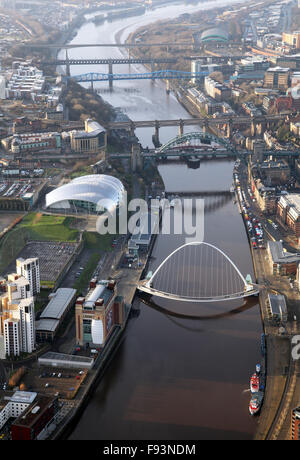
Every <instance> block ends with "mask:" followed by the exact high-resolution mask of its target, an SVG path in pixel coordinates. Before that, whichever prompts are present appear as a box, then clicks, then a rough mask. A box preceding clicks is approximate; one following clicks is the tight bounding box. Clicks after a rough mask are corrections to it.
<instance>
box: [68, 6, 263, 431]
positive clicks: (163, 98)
mask: <svg viewBox="0 0 300 460" xmlns="http://www.w3.org/2000/svg"><path fill="white" fill-rule="evenodd" d="M233 3H237V2H234V1H227V2H226V1H219V2H214V1H211V2H205V3H199V4H198V5H188V4H177V5H169V6H163V7H160V8H158V9H156V10H152V11H147V12H146V13H145V14H144V15H143V16H139V17H136V18H125V19H123V20H117V21H115V22H112V23H107V22H105V23H104V24H102V25H99V26H95V25H94V24H93V23H92V22H87V23H85V24H84V25H83V26H82V27H81V28H80V30H79V31H78V33H77V35H76V36H75V37H74V39H73V40H72V43H101V42H103V43H104V42H107V43H113V42H115V40H116V36H118V37H119V38H120V40H121V42H123V41H124V40H125V39H126V37H127V36H128V34H129V33H130V32H131V31H134V30H135V29H137V28H138V27H140V26H142V25H146V24H147V23H151V22H154V21H156V20H159V19H165V18H172V17H176V16H178V15H179V14H181V13H185V12H193V11H198V10H200V9H203V10H204V9H207V8H212V7H213V6H216V5H218V6H221V5H226V4H233ZM98 14H99V13H98ZM97 53H98V55H100V53H101V57H104V58H108V57H120V55H121V52H120V50H119V49H117V48H101V49H100V48H99V50H98V49H97V48H85V49H80V48H79V49H71V50H69V57H74V58H88V57H89V58H93V57H97ZM63 55H64V52H61V53H60V56H61V57H63ZM89 71H98V72H105V73H107V72H108V70H107V68H106V67H105V66H103V67H102V66H97V67H95V68H92V67H91V68H88V70H87V68H86V67H81V68H80V67H78V66H76V67H75V66H74V67H73V69H72V73H73V74H75V73H76V74H80V73H87V72H89ZM137 71H144V68H143V66H139V65H136V66H131V67H129V66H126V65H122V66H114V72H119V73H127V72H137ZM101 85H102V86H101ZM97 87H98V88H99V89H101V91H102V96H103V97H104V99H106V100H107V101H108V102H110V103H111V104H112V105H114V106H115V107H120V108H122V110H123V111H124V112H125V113H127V115H128V116H129V117H130V118H132V119H133V120H142V119H144V120H145V119H170V118H184V117H189V114H188V113H187V112H186V111H185V109H184V108H183V107H182V106H181V105H180V104H179V103H178V102H177V100H176V98H175V96H174V95H172V94H170V95H167V94H166V92H165V85H164V83H163V82H160V81H157V82H155V83H152V82H151V81H147V80H137V81H130V80H129V81H126V82H125V81H122V82H117V81H115V82H114V91H113V93H109V92H107V91H106V89H107V88H106V84H105V83H98V84H97ZM152 134H153V132H152V131H151V129H140V130H137V136H138V137H139V139H140V141H141V143H142V144H143V145H144V146H147V145H148V146H152V144H151V137H152ZM177 134H178V133H177V129H176V128H172V127H171V128H166V129H161V132H160V139H161V141H162V142H165V141H167V140H169V139H170V138H172V137H174V136H175V135H177ZM232 170H233V162H232V161H230V160H223V161H208V162H203V163H202V164H201V167H200V168H199V169H189V168H188V167H187V165H185V164H180V163H173V162H172V163H169V164H166V163H165V164H162V165H160V166H159V171H160V174H161V176H162V178H163V181H164V184H165V188H166V190H167V191H170V192H178V193H179V192H208V191H209V192H212V193H211V196H205V215H204V240H205V241H206V242H208V243H211V244H214V245H215V246H217V247H218V248H220V249H221V250H222V251H224V252H225V253H226V254H227V255H228V256H229V257H230V258H231V259H232V260H233V262H234V263H235V264H236V265H237V266H238V268H239V269H240V271H241V272H242V273H243V274H244V275H246V274H248V273H250V274H251V275H252V277H253V267H252V260H251V255H250V250H249V246H248V241H247V237H246V233H245V228H244V225H243V222H242V218H241V216H240V214H239V212H238V209H237V206H236V205H235V204H234V203H233V202H232V199H231V198H230V197H229V198H228V195H227V194H225V193H224V196H222V194H221V195H218V196H215V195H214V192H215V191H218V192H220V191H224V192H226V191H227V192H228V190H229V188H230V185H231V183H232ZM184 242H185V236H184V235H172V236H170V235H169V236H166V235H159V236H158V237H157V239H156V242H155V245H154V249H153V253H152V255H153V257H152V258H151V262H150V266H149V269H150V270H154V269H155V268H156V267H157V266H158V265H159V264H160V263H161V262H162V261H163V260H164V259H165V258H166V257H167V256H168V255H169V254H170V253H171V252H172V251H173V250H175V249H176V248H178V247H179V246H181V245H182V244H183V243H184ZM210 282H211V283H213V282H214V280H213V279H211V280H210ZM154 300H155V302H156V304H157V306H158V307H164V308H165V309H166V310H165V311H164V310H161V309H159V308H157V307H156V305H155V304H145V303H143V302H141V301H139V300H138V299H136V300H135V302H134V308H135V309H137V310H139V311H140V314H139V315H138V316H137V317H135V318H133V319H131V320H130V321H129V324H128V326H127V329H126V331H125V333H124V336H123V339H122V343H121V345H120V347H119V348H118V350H117V352H116V354H115V356H114V358H113V360H112V362H111V364H110V366H109V368H108V369H107V371H106V373H105V375H104V377H103V378H102V380H101V382H100V383H99V386H98V387H97V389H96V390H95V392H94V394H93V395H92V397H91V399H90V401H89V403H88V405H87V407H86V409H85V411H84V413H83V414H82V417H81V419H80V421H79V422H78V424H77V426H75V427H74V429H73V432H72V434H71V435H70V438H69V439H73V440H75V439H103V440H114V439H124V440H137V439H148V440H155V439H157V440H159V439H174V440H175V439H177V440H184V439H200V440H201V439H251V438H252V437H253V434H254V432H255V428H256V423H257V420H256V419H255V418H252V417H251V416H250V415H249V412H248V403H249V399H250V392H249V378H250V376H251V374H252V373H253V371H254V370H255V364H256V363H257V362H259V360H260V334H261V332H262V327H261V320H260V313H259V306H258V303H257V301H256V300H248V301H247V302H244V301H237V300H236V301H233V302H231V303H230V304H229V305H228V304H224V303H215V304H210V305H209V304H207V305H205V306H204V305H201V304H200V306H199V304H198V305H196V304H195V305H193V304H187V303H178V302H170V301H167V300H161V299H157V298H156V299H154ZM182 314H192V315H194V316H195V315H196V316H198V318H195V317H194V316H193V318H185V317H182Z"/></svg>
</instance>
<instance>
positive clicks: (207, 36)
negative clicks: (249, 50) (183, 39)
mask: <svg viewBox="0 0 300 460" xmlns="http://www.w3.org/2000/svg"><path fill="white" fill-rule="evenodd" d="M201 41H202V42H203V43H206V42H211V41H214V42H216V41H217V42H227V41H228V33H227V32H226V31H225V30H223V29H220V28H219V27H215V28H213V29H207V30H205V31H204V32H202V34H201Z"/></svg>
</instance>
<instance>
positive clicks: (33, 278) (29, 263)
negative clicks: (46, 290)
mask: <svg viewBox="0 0 300 460" xmlns="http://www.w3.org/2000/svg"><path fill="white" fill-rule="evenodd" d="M16 268H17V274H18V275H21V276H24V278H26V279H27V280H28V281H29V283H30V296H35V295H36V294H38V293H39V292H40V264H39V259H38V258H37V257H32V258H30V259H26V260H25V259H22V258H19V259H17V260H16Z"/></svg>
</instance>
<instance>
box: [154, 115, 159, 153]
mask: <svg viewBox="0 0 300 460" xmlns="http://www.w3.org/2000/svg"><path fill="white" fill-rule="evenodd" d="M153 144H154V147H159V145H160V142H159V122H158V121H157V120H156V121H155V133H154V135H153Z"/></svg>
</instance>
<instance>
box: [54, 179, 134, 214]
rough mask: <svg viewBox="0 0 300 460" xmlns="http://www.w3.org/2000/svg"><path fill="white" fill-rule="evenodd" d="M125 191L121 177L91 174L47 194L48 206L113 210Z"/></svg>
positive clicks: (90, 210)
mask: <svg viewBox="0 0 300 460" xmlns="http://www.w3.org/2000/svg"><path fill="white" fill-rule="evenodd" d="M124 193H125V189H124V186H123V184H122V182H121V181H119V179H117V178H116V177H113V176H107V175H105V174H91V175H88V176H81V177H77V178H76V179H73V180H72V181H71V182H69V183H68V184H65V185H62V186H61V187H58V188H57V189H55V190H53V191H52V192H50V193H48V194H47V195H46V207H47V208H56V209H72V208H76V209H78V208H79V209H83V210H87V211H89V212H98V211H103V209H102V207H104V208H105V209H107V210H108V211H110V212H112V211H114V210H115V208H116V207H117V206H118V205H119V203H120V202H121V201H122V199H123V196H124Z"/></svg>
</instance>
